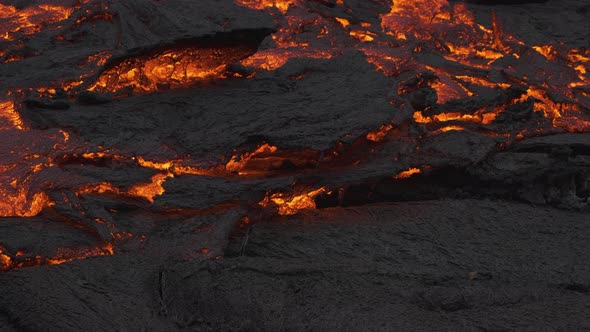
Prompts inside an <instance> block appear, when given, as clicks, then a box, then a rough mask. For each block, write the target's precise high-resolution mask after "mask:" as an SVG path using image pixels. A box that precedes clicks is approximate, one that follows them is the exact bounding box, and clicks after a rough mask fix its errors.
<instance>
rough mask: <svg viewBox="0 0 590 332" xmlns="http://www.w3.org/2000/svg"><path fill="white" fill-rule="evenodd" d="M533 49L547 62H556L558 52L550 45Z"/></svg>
mask: <svg viewBox="0 0 590 332" xmlns="http://www.w3.org/2000/svg"><path fill="white" fill-rule="evenodd" d="M533 49H534V50H535V51H537V52H539V53H540V54H541V55H543V56H544V57H545V58H546V59H547V60H555V58H556V57H557V51H555V49H554V48H553V46H550V45H544V46H533Z"/></svg>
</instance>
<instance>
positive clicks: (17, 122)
mask: <svg viewBox="0 0 590 332" xmlns="http://www.w3.org/2000/svg"><path fill="white" fill-rule="evenodd" d="M0 121H2V122H0V129H4V130H6V129H11V128H16V129H19V130H24V129H25V125H24V122H23V120H22V119H21V117H20V114H18V112H17V111H16V110H15V108H14V102H13V101H0Z"/></svg>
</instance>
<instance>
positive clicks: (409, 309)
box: [0, 200, 590, 330]
mask: <svg viewBox="0 0 590 332" xmlns="http://www.w3.org/2000/svg"><path fill="white" fill-rule="evenodd" d="M215 223H216V221H213V224H215ZM589 223H590V219H589V218H588V215H587V214H584V213H577V212H565V211H563V210H556V209H554V208H538V207H533V206H530V205H524V204H515V203H510V202H502V201H489V200H484V201H477V200H462V201H457V200H443V201H425V202H414V203H398V204H383V205H369V206H363V207H355V208H345V209H342V208H335V209H325V210H320V211H317V212H309V213H306V214H303V215H301V216H299V217H289V218H279V219H275V220H272V221H269V222H266V223H261V224H257V225H255V226H254V227H252V228H251V229H250V231H249V232H248V233H247V235H245V236H241V237H236V238H234V240H232V242H230V243H229V247H228V252H227V254H228V256H226V258H225V259H222V260H210V261H203V262H198V261H191V262H179V261H178V258H174V257H165V258H164V257H163V258H158V257H159V256H150V258H148V257H146V255H145V254H142V255H136V254H123V255H118V256H115V257H106V258H104V257H103V258H94V259H87V260H84V261H78V262H72V263H69V264H66V265H62V266H52V267H39V268H35V269H23V270H19V271H13V272H9V273H4V274H2V275H1V276H0V284H2V285H5V286H4V287H3V291H2V293H1V295H0V305H1V307H2V308H3V310H2V313H3V314H4V316H5V317H6V321H8V322H9V323H10V326H13V327H14V328H17V329H24V330H39V329H44V328H45V327H46V326H51V327H52V328H54V329H56V330H80V329H85V330H86V329H92V330H112V329H119V328H121V329H134V330H135V329H137V330H141V329H150V330H154V329H155V330H185V329H190V330H236V329H238V330H239V329H255V330H309V329H316V330H317V329H329V330H335V329H355V330H356V329H363V330H367V329H368V330H380V329H386V330H399V329H402V330H416V329H418V330H423V329H427V330H432V329H437V330H438V329H461V330H478V329H486V330H507V329H526V328H532V329H552V330H553V329H565V330H572V329H573V330H576V329H587V328H589V327H590V326H589V325H588V322H589V319H590V308H589V307H588V292H589V288H590V284H589V281H588V278H587V276H588V274H589V273H590V265H588V263H587V261H588V260H587V259H584V255H585V253H586V252H588V250H590V248H588V241H586V239H587V238H588V236H590V234H588V232H589V230H590V224H589ZM162 256H165V255H162ZM8 285H10V287H8ZM22 294H28V296H22Z"/></svg>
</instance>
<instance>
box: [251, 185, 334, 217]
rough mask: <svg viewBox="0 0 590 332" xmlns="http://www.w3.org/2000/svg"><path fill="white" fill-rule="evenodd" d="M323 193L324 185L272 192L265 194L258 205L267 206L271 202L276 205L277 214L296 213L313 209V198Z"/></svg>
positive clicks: (287, 214) (324, 190)
mask: <svg viewBox="0 0 590 332" xmlns="http://www.w3.org/2000/svg"><path fill="white" fill-rule="evenodd" d="M325 193H328V190H327V189H326V188H324V187H322V188H319V189H315V190H311V191H307V192H303V193H296V194H288V193H274V194H271V195H270V196H269V195H267V196H266V197H265V198H264V200H262V201H261V202H260V203H259V205H260V206H263V207H267V206H269V205H270V204H271V202H272V204H274V205H275V206H276V207H277V211H278V214H280V215H283V216H289V215H293V214H296V213H298V212H299V211H301V210H305V209H315V208H316V203H315V198H316V197H317V196H319V195H321V194H325Z"/></svg>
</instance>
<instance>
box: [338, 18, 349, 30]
mask: <svg viewBox="0 0 590 332" xmlns="http://www.w3.org/2000/svg"><path fill="white" fill-rule="evenodd" d="M336 21H338V23H340V25H342V27H343V28H346V27H347V26H349V25H350V21H349V20H347V19H345V18H341V17H336Z"/></svg>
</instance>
